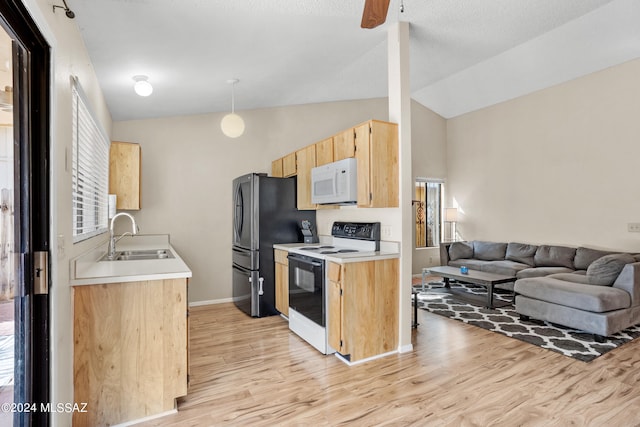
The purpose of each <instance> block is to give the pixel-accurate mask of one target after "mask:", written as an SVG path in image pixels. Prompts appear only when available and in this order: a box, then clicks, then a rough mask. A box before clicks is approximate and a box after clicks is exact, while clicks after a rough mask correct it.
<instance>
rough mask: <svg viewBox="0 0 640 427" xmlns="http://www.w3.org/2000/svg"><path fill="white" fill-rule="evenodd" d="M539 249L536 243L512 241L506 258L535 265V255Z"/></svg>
mask: <svg viewBox="0 0 640 427" xmlns="http://www.w3.org/2000/svg"><path fill="white" fill-rule="evenodd" d="M537 249H538V247H537V246H536V245H528V244H526V243H514V242H511V243H509V244H508V245H507V254H506V255H505V259H508V260H509V261H515V262H521V263H523V264H527V265H531V266H533V265H534V262H533V256H534V255H535V254H536V250H537Z"/></svg>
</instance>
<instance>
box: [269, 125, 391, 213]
mask: <svg viewBox="0 0 640 427" xmlns="http://www.w3.org/2000/svg"><path fill="white" fill-rule="evenodd" d="M398 151H399V150H398V125H397V124H395V123H388V122H383V121H380V120H369V121H367V122H364V123H362V124H360V125H357V126H355V127H352V128H349V129H346V130H344V131H342V132H339V133H337V134H335V135H333V136H332V137H330V138H327V139H324V140H322V141H319V142H316V143H315V144H311V145H309V146H307V147H305V148H303V149H301V150H298V151H296V152H294V153H291V154H289V155H287V156H285V157H282V158H280V159H276V160H274V161H273V162H272V165H271V174H272V175H273V176H279V177H288V176H293V175H297V176H298V209H316V208H318V207H323V208H324V207H335V206H330V205H315V204H313V203H311V169H312V168H314V167H316V166H322V165H325V164H327V163H331V162H336V161H338V160H343V159H347V158H350V157H355V158H356V160H357V165H358V166H357V167H358V207H362V208H397V207H398V206H399V192H398V186H399V179H400V177H399V168H398Z"/></svg>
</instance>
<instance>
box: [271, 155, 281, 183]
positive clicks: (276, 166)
mask: <svg viewBox="0 0 640 427" xmlns="http://www.w3.org/2000/svg"><path fill="white" fill-rule="evenodd" d="M271 176H273V177H276V178H282V177H283V176H284V175H283V174H282V157H281V158H279V159H275V160H274V161H272V162H271Z"/></svg>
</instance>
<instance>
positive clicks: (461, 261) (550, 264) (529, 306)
mask: <svg viewBox="0 0 640 427" xmlns="http://www.w3.org/2000/svg"><path fill="white" fill-rule="evenodd" d="M440 256H441V261H442V264H443V265H450V266H454V267H460V266H463V265H464V266H467V267H468V268H470V269H476V270H480V271H487V272H493V273H498V274H505V275H511V276H513V277H515V278H516V280H515V282H513V283H510V284H507V286H506V289H509V290H513V291H514V292H515V303H514V305H515V309H516V312H518V313H520V314H521V316H522V317H523V318H529V317H531V318H534V319H538V320H544V321H548V322H552V323H557V324H561V325H564V326H568V327H571V328H575V329H578V330H582V331H585V332H589V333H592V334H594V335H595V336H596V338H597V339H599V340H602V339H604V338H603V337H606V336H610V335H613V334H615V333H617V332H620V331H622V330H624V329H626V328H628V327H630V326H633V325H635V324H638V323H640V262H638V261H640V256H638V255H632V254H628V253H620V252H611V251H601V250H597V249H591V248H584V247H579V248H571V247H566V246H554V245H539V246H537V245H529V244H524V243H499V242H486V241H472V242H454V243H449V244H443V245H441V247H440Z"/></svg>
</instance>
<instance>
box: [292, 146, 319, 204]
mask: <svg viewBox="0 0 640 427" xmlns="http://www.w3.org/2000/svg"><path fill="white" fill-rule="evenodd" d="M296 159H297V161H298V183H297V186H298V209H300V210H304V209H315V208H316V205H315V204H314V203H311V169H312V168H315V167H316V146H315V145H309V146H308V147H305V148H303V149H302V150H298V151H296Z"/></svg>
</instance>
